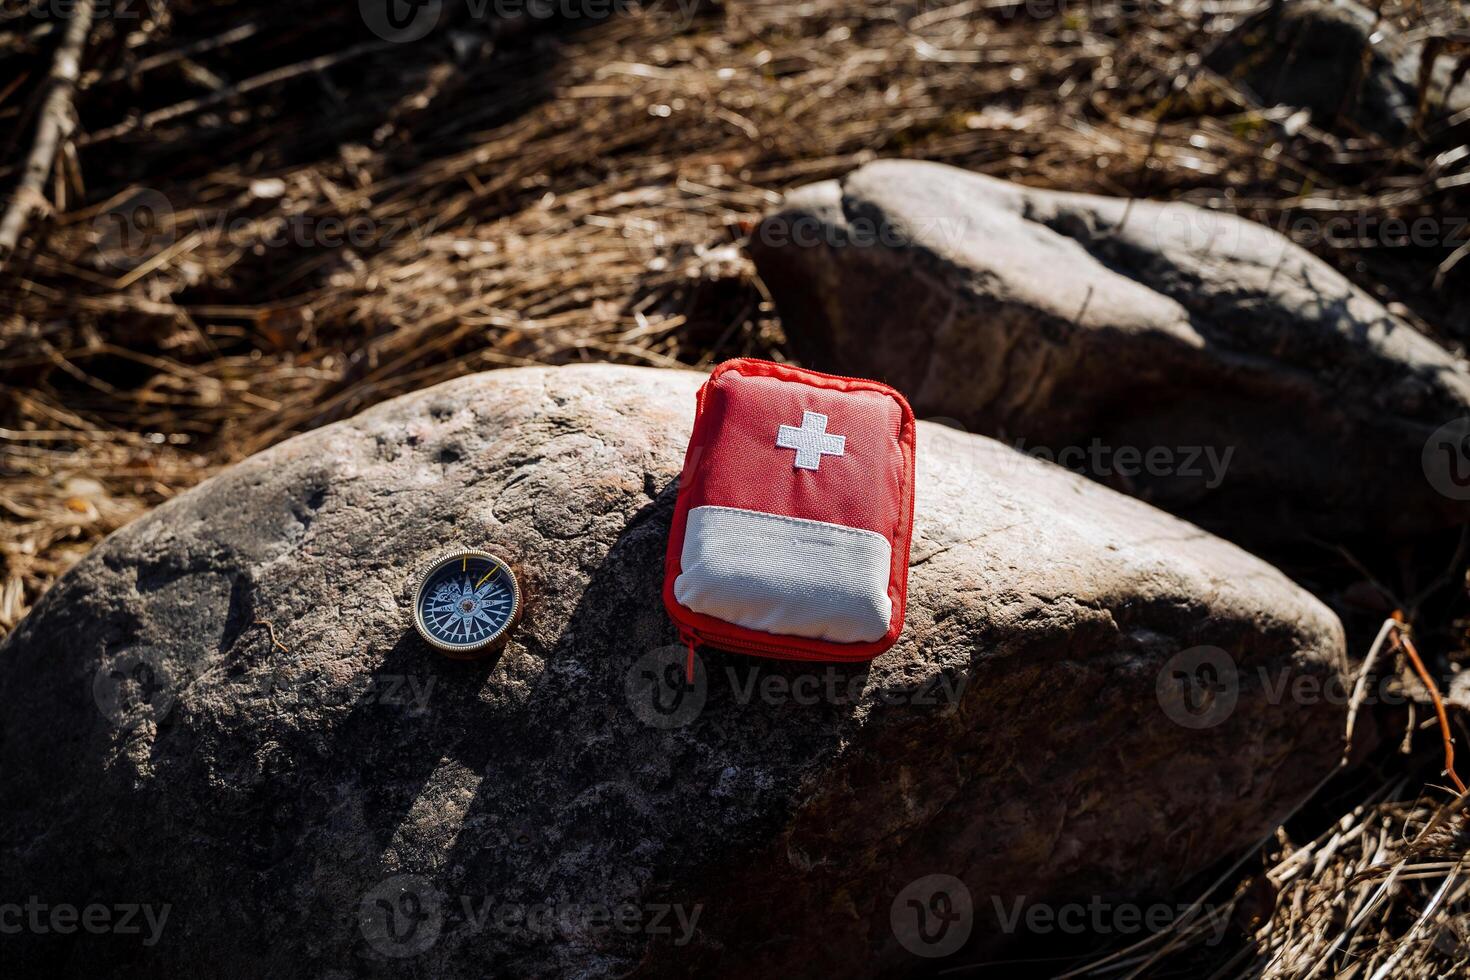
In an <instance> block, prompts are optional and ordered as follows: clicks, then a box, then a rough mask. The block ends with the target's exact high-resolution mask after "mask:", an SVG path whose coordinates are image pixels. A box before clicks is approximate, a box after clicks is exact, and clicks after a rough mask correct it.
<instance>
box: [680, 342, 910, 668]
mask: <svg viewBox="0 0 1470 980" xmlns="http://www.w3.org/2000/svg"><path fill="white" fill-rule="evenodd" d="M807 411H810V412H819V413H821V414H823V415H826V416H827V418H828V424H827V430H826V431H827V432H828V433H829V434H832V435H840V436H843V437H844V438H845V440H846V442H845V445H844V447H843V450H844V451H843V454H842V455H841V456H835V455H824V456H822V457H821V461H820V464H819V466H818V468H817V469H815V470H810V469H800V468H797V467H796V466H795V465H794V460H795V455H796V453H795V450H793V449H786V448H780V447H778V446H777V445H776V435H777V432H778V430H779V428H780V427H781V426H782V425H790V426H800V425H801V424H802V414H803V412H807ZM706 505H715V506H723V507H739V508H744V509H747V510H754V511H762V512H765V513H769V514H780V515H783V516H788V517H800V518H806V519H809V520H819V521H827V522H829V523H832V524H842V525H846V526H848V527H855V528H861V529H863V530H867V531H874V532H877V533H878V534H882V535H883V536H884V537H885V538H887V539H888V543H889V545H890V546H891V547H892V551H893V564H892V568H891V570H890V574H889V582H888V595H889V598H890V599H891V600H892V602H893V616H892V619H891V620H890V625H889V630H888V633H887V635H885V636H884V637H883V638H882V639H880V640H876V641H873V642H871V643H831V642H826V641H822V640H813V639H807V638H804V637H796V636H784V635H776V634H770V633H762V632H757V631H754V630H749V629H745V628H743V627H740V626H737V625H735V624H733V623H727V622H724V621H723V620H719V619H715V618H713V617H710V616H705V615H701V614H699V613H696V612H694V611H693V610H691V609H688V608H686V607H684V606H682V605H680V604H679V603H678V602H677V601H676V600H675V598H674V580H675V579H677V578H678V577H679V573H680V557H681V555H682V554H683V548H684V530H685V526H686V524H687V520H688V514H689V511H690V510H691V509H692V508H694V507H701V506H706ZM913 515H914V414H913V411H912V410H911V409H910V408H909V405H908V402H907V401H905V400H904V398H903V396H902V395H900V394H899V393H898V392H897V391H894V390H893V389H892V388H890V387H888V386H887V385H884V384H881V383H879V382H876V381H865V380H862V379H858V378H841V377H836V376H834V375H830V374H821V373H819V372H816V371H807V370H804V369H802V368H796V367H791V366H789V365H785V364H776V363H774V362H771V361H759V360H753V359H749V358H741V359H738V360H733V361H726V362H725V363H723V364H721V365H719V366H718V367H717V368H715V370H714V372H713V373H712V374H711V375H710V378H709V380H708V381H706V382H705V384H704V386H703V387H701V388H700V390H699V397H698V408H697V411H696V415H695V420H694V431H693V433H692V435H691V436H690V440H689V449H688V451H687V452H686V454H685V458H684V469H683V472H682V474H681V475H680V479H679V496H678V500H677V502H676V504H675V508H674V521H673V526H672V528H671V529H670V532H669V545H668V551H667V554H666V556H665V563H664V564H665V569H664V605H665V607H666V608H667V609H668V611H669V615H670V616H671V617H672V618H673V620H674V622H675V623H676V624H678V626H679V627H680V630H681V632H682V633H683V634H684V635H685V636H686V637H691V638H693V639H695V640H699V641H702V642H707V643H709V644H710V645H711V646H715V647H721V648H726V649H736V650H742V651H744V652H750V653H758V654H761V655H765V656H773V657H786V658H791V659H813V660H855V661H861V660H871V659H872V658H873V657H876V656H877V655H878V654H880V653H882V652H883V651H884V650H887V649H888V648H889V647H891V646H892V645H893V644H894V642H895V641H896V640H897V639H898V636H899V633H900V632H902V630H903V618H904V606H905V602H906V599H907V596H908V560H909V542H910V538H911V536H912V532H913Z"/></svg>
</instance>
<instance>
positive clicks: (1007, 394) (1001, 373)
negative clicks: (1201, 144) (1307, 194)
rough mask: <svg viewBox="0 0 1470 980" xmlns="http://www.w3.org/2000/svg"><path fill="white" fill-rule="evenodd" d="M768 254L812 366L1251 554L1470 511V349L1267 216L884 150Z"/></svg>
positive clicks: (821, 197)
mask: <svg viewBox="0 0 1470 980" xmlns="http://www.w3.org/2000/svg"><path fill="white" fill-rule="evenodd" d="M751 248H752V252H753V255H754V258H755V261H756V264H757V267H758V268H759V271H760V274H761V276H762V278H763V279H764V280H765V282H766V283H767V284H768V285H769V287H770V290H771V293H772V295H773V296H774V297H775V299H776V302H777V305H778V307H779V309H780V311H781V315H782V321H783V323H784V324H785V327H786V331H787V333H788V335H789V336H790V339H791V342H792V344H793V345H794V347H795V349H796V351H797V353H798V354H799V356H800V357H801V358H802V359H803V361H804V362H805V363H807V364H808V365H809V366H811V367H815V368H819V369H824V370H829V371H835V372H837V373H839V374H855V375H861V376H872V377H878V378H882V379H884V380H886V381H888V382H889V383H890V384H893V385H894V386H896V387H898V388H899V389H901V390H903V391H904V392H905V393H906V394H907V395H908V397H909V400H910V401H911V402H912V403H913V405H914V408H915V411H917V412H918V413H919V414H920V415H921V416H931V417H932V416H943V417H947V418H950V419H954V420H958V422H960V423H961V424H962V425H964V426H965V427H967V428H969V429H971V430H972V431H978V432H982V433H984V434H987V435H991V436H995V437H998V438H1000V439H1002V440H1005V441H1007V442H1009V443H1011V444H1012V445H1013V446H1019V447H1021V448H1023V449H1025V450H1028V451H1035V452H1037V453H1044V454H1046V455H1048V456H1051V457H1054V458H1056V459H1057V460H1058V461H1059V462H1061V463H1063V464H1065V465H1069V466H1072V468H1074V469H1078V470H1079V471H1083V472H1087V473H1089V474H1090V475H1092V476H1094V477H1096V478H1099V479H1103V480H1105V481H1107V482H1109V483H1110V484H1111V485H1113V486H1115V487H1116V488H1118V489H1122V490H1125V491H1127V492H1130V493H1133V494H1135V495H1137V496H1140V497H1143V498H1144V499H1147V500H1150V501H1152V502H1154V503H1156V504H1158V505H1160V506H1162V507H1165V508H1167V509H1169V510H1172V511H1174V512H1176V513H1180V514H1182V515H1185V516H1187V517H1189V518H1190V519H1192V520H1194V521H1196V522H1199V523H1202V524H1204V525H1205V526H1207V527H1210V528H1211V529H1213V530H1218V531H1221V532H1222V533H1225V534H1227V535H1228V536H1230V537H1232V538H1234V539H1236V540H1242V541H1250V542H1251V543H1253V544H1254V543H1257V542H1264V543H1271V541H1272V539H1273V538H1276V537H1278V536H1284V537H1288V538H1292V537H1297V536H1299V535H1301V534H1302V533H1303V532H1304V531H1305V532H1308V533H1312V534H1315V535H1317V536H1319V537H1322V538H1328V539H1332V540H1339V541H1344V540H1347V541H1352V540H1357V539H1359V538H1362V537H1364V536H1367V537H1371V538H1373V539H1375V540H1378V541H1390V540H1393V539H1396V538H1397V537H1399V536H1401V535H1404V534H1414V533H1422V532H1430V531H1436V530H1438V529H1441V528H1444V527H1446V526H1449V525H1452V524H1455V523H1458V522H1462V521H1465V520H1467V519H1470V480H1467V479H1466V477H1465V474H1464V472H1463V470H1464V469H1465V468H1466V466H1467V465H1470V458H1467V457H1470V453H1467V450H1466V449H1465V448H1462V447H1460V446H1459V445H1450V448H1449V451H1448V452H1441V451H1439V450H1440V449H1441V448H1443V447H1437V446H1434V445H1432V444H1431V441H1430V440H1431V437H1432V436H1436V433H1437V432H1439V430H1441V427H1443V426H1445V425H1453V424H1454V423H1455V421H1456V420H1458V419H1463V418H1464V417H1465V416H1467V415H1470V373H1467V370H1466V366H1465V364H1464V362H1463V360H1461V359H1459V358H1457V357H1455V356H1452V355H1451V354H1450V353H1448V352H1446V351H1445V350H1444V349H1442V348H1441V347H1439V346H1438V345H1436V344H1435V343H1434V342H1432V341H1430V340H1429V339H1427V338H1426V337H1424V336H1423V335H1421V334H1419V333H1417V332H1415V331H1414V330H1413V329H1411V328H1410V327H1409V326H1407V325H1406V324H1405V323H1404V322H1403V321H1401V320H1399V319H1397V318H1395V317H1394V316H1392V315H1390V314H1389V313H1388V311H1387V310H1385V309H1384V307H1383V306H1382V305H1380V304H1379V303H1378V302H1377V301H1375V300H1374V299H1372V298H1371V297H1369V296H1368V295H1367V294H1365V293H1364V292H1363V291H1361V290H1360V289H1358V288H1357V287H1355V286H1354V285H1353V284H1352V283H1350V282H1349V281H1348V280H1347V279H1345V278H1344V277H1343V276H1341V275H1340V274H1338V273H1337V272H1336V271H1335V270H1333V269H1332V268H1331V267H1329V266H1328V265H1327V264H1326V263H1324V262H1322V261H1321V260H1319V259H1317V258H1316V257H1315V256H1313V255H1311V254H1310V253H1309V252H1307V251H1305V250H1304V249H1301V248H1299V247H1297V246H1296V245H1294V244H1293V243H1292V242H1290V241H1288V240H1287V239H1286V238H1284V237H1283V236H1281V235H1278V234H1277V233H1275V232H1274V231H1271V230H1270V229H1267V228H1265V227H1263V226H1261V225H1257V224H1254V223H1252V222H1250V221H1246V220H1243V219H1240V218H1236V217H1234V216H1232V215H1228V214H1223V213H1219V212H1215V211H1207V210H1204V209H1201V208H1197V207H1193V206H1190V205H1187V204H1162V203H1157V202H1152V201H1127V200H1123V199H1117V198H1105V197H1096V196H1092V195H1085V194H1071V193H1063V192H1056V191H1046V190H1038V189H1035V188H1030V187H1023V186H1020V185H1017V184H1011V183H1007V182H1005V181H1001V180H996V179H994V178H990V177H985V176H982V175H979V174H973V173H969V172H967V171H963V170H958V169H955V168H953V167H947V166H943V165H940V164H932V163H922V162H914V161H882V162H878V163H872V164H869V165H867V166H864V167H861V168H859V169H857V170H855V171H853V172H852V173H850V174H848V175H847V176H846V177H844V178H842V179H841V180H833V181H824V182H821V183H818V184H814V185H810V186H808V187H805V188H802V189H799V190H797V191H795V192H793V193H792V194H790V195H789V196H788V198H787V200H786V202H785V203H784V206H783V207H782V208H781V209H780V210H779V211H778V212H777V213H775V214H773V215H771V216H769V217H768V218H767V219H766V220H765V221H764V222H763V223H762V224H761V225H760V226H759V227H758V228H757V229H756V232H755V234H754V236H753V241H752V245H751ZM1440 435H1443V433H1440ZM1451 435H1452V436H1453V437H1454V438H1449V437H1445V439H1442V440H1441V441H1445V442H1446V444H1447V445H1449V443H1454V442H1456V441H1457V440H1458V439H1459V437H1460V436H1462V435H1464V431H1462V430H1455V432H1453V433H1451ZM1466 445H1467V446H1470V443H1467V444H1466ZM1457 480H1458V481H1460V482H1456V481H1457Z"/></svg>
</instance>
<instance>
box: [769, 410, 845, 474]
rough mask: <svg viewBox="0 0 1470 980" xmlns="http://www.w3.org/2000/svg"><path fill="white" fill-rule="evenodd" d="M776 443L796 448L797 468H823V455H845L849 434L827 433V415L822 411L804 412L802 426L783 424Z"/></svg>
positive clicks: (783, 446)
mask: <svg viewBox="0 0 1470 980" xmlns="http://www.w3.org/2000/svg"><path fill="white" fill-rule="evenodd" d="M776 445H777V446H779V447H781V448H782V449H795V450H796V468H797V469H799V470H817V469H821V468H822V457H823V456H843V455H846V452H847V449H846V447H847V436H833V435H828V434H827V416H825V415H823V414H822V413H821V412H802V413H801V428H799V429H798V428H797V427H796V426H794V425H783V426H781V431H780V432H778V433H777V434H776Z"/></svg>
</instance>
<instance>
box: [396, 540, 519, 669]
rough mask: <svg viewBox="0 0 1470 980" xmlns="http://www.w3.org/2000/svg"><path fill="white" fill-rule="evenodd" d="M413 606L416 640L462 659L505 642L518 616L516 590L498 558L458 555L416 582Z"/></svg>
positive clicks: (445, 559)
mask: <svg viewBox="0 0 1470 980" xmlns="http://www.w3.org/2000/svg"><path fill="white" fill-rule="evenodd" d="M413 606H414V616H413V618H414V625H415V626H417V627H418V631H419V635H421V636H422V637H423V638H424V639H425V640H427V641H428V642H429V643H430V644H432V645H433V646H435V647H438V648H439V649H440V650H443V651H444V652H446V653H449V654H451V655H454V654H459V655H465V654H471V653H475V652H478V651H481V650H485V649H487V648H489V647H491V646H493V645H495V644H496V643H498V642H499V641H500V640H502V639H504V638H505V636H506V634H507V633H508V632H510V627H511V626H512V625H513V624H514V623H515V621H516V617H517V616H518V615H519V613H520V611H521V609H520V607H521V590H520V586H519V585H517V583H516V579H515V575H514V574H512V572H511V570H510V566H508V565H507V564H506V563H505V562H503V561H501V560H500V559H499V558H496V557H495V556H494V555H491V554H488V553H486V552H483V551H457V552H455V553H453V554H450V555H446V556H444V557H443V558H440V559H439V560H438V561H436V562H435V563H434V564H433V566H432V567H430V568H429V570H428V572H427V573H425V575H424V577H423V578H422V579H420V580H419V586H418V590H417V591H416V592H415V594H414V600H413Z"/></svg>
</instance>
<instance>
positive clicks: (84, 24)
mask: <svg viewBox="0 0 1470 980" xmlns="http://www.w3.org/2000/svg"><path fill="white" fill-rule="evenodd" d="M95 6H96V0H77V3H76V5H75V6H74V7H73V8H72V14H71V20H70V21H68V22H67V25H66V33H65V34H64V35H62V38H61V43H60V44H59V45H57V47H56V56H55V58H54V60H53V61H52V63H51V75H50V77H49V79H48V80H47V84H48V85H49V88H48V90H47V92H46V99H45V102H44V103H43V105H42V107H41V117H40V121H39V122H38V123H37V124H36V140H35V142H34V143H33V144H32V145H31V152H30V156H28V157H27V158H26V165H25V169H24V170H23V171H22V173H21V178H20V182H19V183H18V184H17V185H16V188H15V193H14V195H13V196H12V197H11V199H10V205H9V206H8V207H7V208H6V210H5V216H4V217H3V218H0V273H3V272H4V271H5V266H6V264H7V262H8V261H9V259H10V256H11V255H12V254H13V253H14V252H15V247H16V244H17V243H18V242H19V241H20V235H21V232H22V231H24V230H25V226H26V222H27V221H29V220H30V218H31V215H33V214H39V213H41V212H42V211H45V210H46V208H47V207H48V205H47V203H46V193H45V192H46V181H47V179H48V178H49V177H50V176H51V168H52V166H53V165H54V164H55V162H56V151H57V149H58V147H59V146H60V145H61V141H62V139H63V138H64V137H66V136H68V135H70V133H71V128H72V124H73V121H74V120H73V115H72V93H73V92H74V91H75V90H76V84H77V76H78V75H79V74H80V73H81V65H82V52H83V50H85V48H86V46H87V37H88V36H89V35H90V34H91V32H92V13H93V10H94V8H95Z"/></svg>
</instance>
